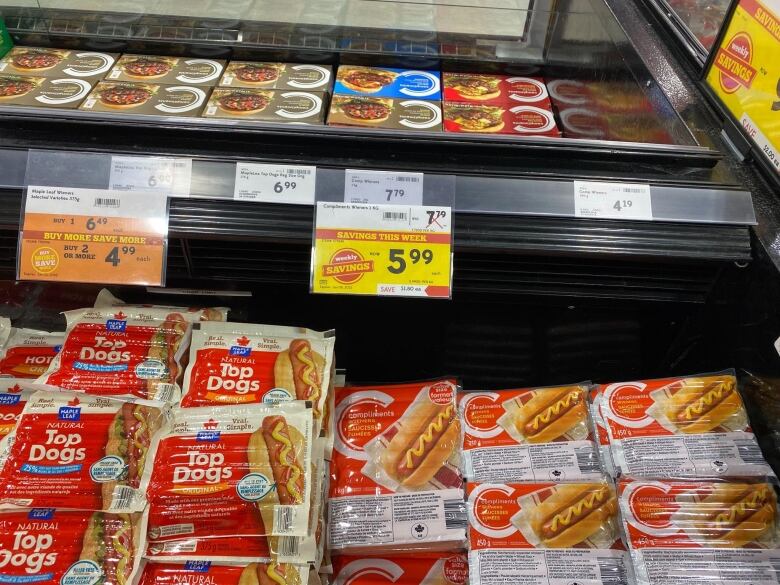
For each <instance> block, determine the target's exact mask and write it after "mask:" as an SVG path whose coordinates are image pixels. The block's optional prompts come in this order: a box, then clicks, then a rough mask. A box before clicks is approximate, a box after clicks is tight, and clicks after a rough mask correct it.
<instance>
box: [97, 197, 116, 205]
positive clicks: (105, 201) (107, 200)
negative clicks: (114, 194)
mask: <svg viewBox="0 0 780 585" xmlns="http://www.w3.org/2000/svg"><path fill="white" fill-rule="evenodd" d="M119 204H120V200H119V199H115V198H111V197H95V207H119Z"/></svg>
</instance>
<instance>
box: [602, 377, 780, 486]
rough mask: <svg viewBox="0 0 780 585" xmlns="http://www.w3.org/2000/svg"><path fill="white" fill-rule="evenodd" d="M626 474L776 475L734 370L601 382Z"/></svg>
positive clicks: (613, 443)
mask: <svg viewBox="0 0 780 585" xmlns="http://www.w3.org/2000/svg"><path fill="white" fill-rule="evenodd" d="M599 393H600V394H602V398H601V414H602V416H603V417H604V421H605V423H606V425H607V431H608V433H609V442H610V448H611V451H612V457H613V459H614V461H615V466H616V469H617V471H618V473H620V474H623V475H631V476H635V477H715V476H724V477H725V476H739V475H767V474H770V475H771V474H772V471H771V468H770V467H769V466H768V465H767V464H766V462H765V461H764V459H763V456H762V455H761V449H760V448H759V446H758V443H757V441H756V439H755V436H754V435H753V432H752V431H751V429H750V425H749V421H748V417H747V413H746V412H745V407H744V405H743V403H742V398H741V397H740V395H739V390H738V389H737V380H736V378H735V377H734V375H733V373H732V372H726V373H721V374H713V375H703V376H695V377H683V378H664V379H659V380H641V381H636V382H618V383H615V384H607V385H604V386H601V387H600V388H599Z"/></svg>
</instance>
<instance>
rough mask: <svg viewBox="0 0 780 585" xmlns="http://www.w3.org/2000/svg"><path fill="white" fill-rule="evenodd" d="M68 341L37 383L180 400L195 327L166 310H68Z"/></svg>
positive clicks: (129, 395) (132, 308)
mask: <svg viewBox="0 0 780 585" xmlns="http://www.w3.org/2000/svg"><path fill="white" fill-rule="evenodd" d="M65 317H66V319H67V321H68V329H67V331H66V332H65V342H64V343H63V345H62V349H61V350H60V352H59V353H58V354H57V356H56V357H55V358H54V359H53V360H52V362H51V364H49V369H48V370H47V372H46V373H45V374H44V375H43V376H41V377H40V378H38V380H37V381H38V382H40V383H42V384H49V385H51V386H58V387H60V388H66V389H69V390H79V391H82V392H87V393H89V394H95V395H100V396H124V397H136V398H148V399H151V400H160V401H164V402H178V400H179V398H180V395H181V388H180V386H179V380H180V378H181V371H182V368H181V356H182V354H183V353H184V351H185V349H186V347H187V344H188V343H189V339H190V332H191V325H190V323H189V322H188V321H187V320H186V319H185V318H184V316H183V315H182V314H181V313H178V312H169V311H168V310H167V309H158V308H155V307H149V308H134V307H116V308H115V309H109V308H104V309H79V310H76V311H67V312H66V313H65Z"/></svg>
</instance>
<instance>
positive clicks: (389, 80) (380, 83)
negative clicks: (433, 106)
mask: <svg viewBox="0 0 780 585" xmlns="http://www.w3.org/2000/svg"><path fill="white" fill-rule="evenodd" d="M333 93H334V94H336V95H354V96H368V97H381V98H395V99H419V100H434V101H435V100H441V78H440V75H439V72H438V71H420V70H415V69H394V68H392V67H362V66H354V65H340V66H339V69H338V72H337V73H336V84H335V86H334V88H333Z"/></svg>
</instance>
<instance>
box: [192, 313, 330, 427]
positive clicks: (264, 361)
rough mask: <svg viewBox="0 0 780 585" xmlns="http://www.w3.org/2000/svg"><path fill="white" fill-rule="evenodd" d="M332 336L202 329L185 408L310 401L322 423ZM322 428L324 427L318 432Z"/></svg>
mask: <svg viewBox="0 0 780 585" xmlns="http://www.w3.org/2000/svg"><path fill="white" fill-rule="evenodd" d="M335 341H336V339H335V337H333V334H332V332H325V333H320V332H317V331H311V330H309V329H302V328H296V327H284V326H278V325H256V324H249V323H201V324H200V325H199V326H198V327H196V328H195V330H194V332H193V337H192V345H191V348H190V364H189V366H188V367H187V372H186V374H185V376H184V387H185V388H186V392H185V394H184V397H183V398H182V402H181V405H182V407H191V406H206V405H214V404H250V403H263V404H278V403H280V402H287V401H290V400H309V401H311V402H312V404H313V414H314V417H315V420H317V421H318V422H319V421H320V420H321V419H322V417H323V413H324V412H325V410H326V400H327V396H328V393H329V388H330V386H331V374H332V369H333V346H334V344H335ZM318 428H319V427H318Z"/></svg>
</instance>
